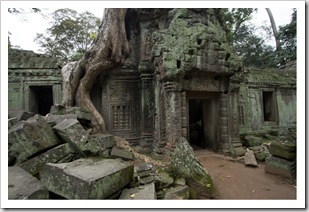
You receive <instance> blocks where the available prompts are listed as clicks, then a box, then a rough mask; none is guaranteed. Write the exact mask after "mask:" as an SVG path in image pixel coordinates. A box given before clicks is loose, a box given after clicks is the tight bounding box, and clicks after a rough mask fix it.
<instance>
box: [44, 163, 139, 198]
mask: <svg viewBox="0 0 309 212" xmlns="http://www.w3.org/2000/svg"><path fill="white" fill-rule="evenodd" d="M132 177H133V165H132V164H131V163H129V162H124V161H121V160H113V159H96V158H93V159H79V160H76V161H73V162H71V163H62V164H52V163H48V164H45V165H44V166H43V169H42V170H41V172H40V179H41V182H42V184H44V185H45V186H46V187H47V188H48V190H50V191H52V192H54V193H56V194H58V195H60V196H63V197H65V198H67V199H104V198H106V197H108V196H110V195H112V194H113V193H115V192H117V191H119V190H120V189H122V188H123V187H125V186H126V185H127V184H129V183H130V182H131V181H132Z"/></svg>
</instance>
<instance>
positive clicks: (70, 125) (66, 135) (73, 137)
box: [53, 119, 89, 156]
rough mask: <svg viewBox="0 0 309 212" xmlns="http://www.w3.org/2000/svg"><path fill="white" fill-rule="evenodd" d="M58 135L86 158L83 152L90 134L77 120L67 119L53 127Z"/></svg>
mask: <svg viewBox="0 0 309 212" xmlns="http://www.w3.org/2000/svg"><path fill="white" fill-rule="evenodd" d="M53 129H55V130H56V132H57V134H58V135H59V136H60V137H61V138H62V139H63V140H64V141H65V142H67V143H69V144H71V145H72V147H73V148H74V149H75V150H76V151H77V152H78V153H80V154H82V155H84V156H86V155H85V154H84V153H83V151H82V149H81V148H82V147H83V145H82V144H83V143H86V142H87V141H88V135H89V134H88V133H87V132H86V130H84V128H83V127H82V125H81V124H80V123H79V121H78V120H76V119H65V120H63V121H62V122H60V123H59V124H57V125H56V126H54V127H53Z"/></svg>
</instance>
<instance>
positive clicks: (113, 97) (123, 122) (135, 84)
mask: <svg viewBox="0 0 309 212" xmlns="http://www.w3.org/2000/svg"><path fill="white" fill-rule="evenodd" d="M102 84H103V86H102V87H103V90H102V91H103V93H102V110H103V111H102V112H103V115H104V118H105V120H107V123H106V125H107V129H108V131H109V132H110V133H112V134H114V135H117V136H121V137H124V138H127V139H137V140H138V137H139V136H140V114H141V108H140V96H141V92H140V90H141V89H140V87H141V86H140V82H139V78H138V71H135V72H134V70H131V69H121V70H115V71H114V72H113V73H110V74H109V75H106V76H105V77H104V80H102Z"/></svg>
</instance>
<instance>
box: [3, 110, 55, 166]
mask: <svg viewBox="0 0 309 212" xmlns="http://www.w3.org/2000/svg"><path fill="white" fill-rule="evenodd" d="M58 144H60V141H59V140H58V138H57V136H56V134H55V133H54V132H53V130H52V128H51V127H50V126H49V124H47V122H46V121H45V120H44V118H43V117H42V116H40V115H35V116H34V117H32V118H29V119H28V120H26V121H20V122H18V123H17V124H15V125H14V126H12V127H11V128H10V129H9V132H8V147H9V148H8V149H9V156H11V157H14V158H16V161H15V163H16V164H20V163H22V162H24V161H26V160H28V159H29V158H31V157H32V156H33V155H35V154H37V153H39V152H42V151H44V150H47V149H50V148H52V147H54V146H57V145H58Z"/></svg>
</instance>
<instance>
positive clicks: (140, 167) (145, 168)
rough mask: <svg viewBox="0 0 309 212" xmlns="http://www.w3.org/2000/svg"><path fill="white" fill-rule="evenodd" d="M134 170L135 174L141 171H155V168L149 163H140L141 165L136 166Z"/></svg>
mask: <svg viewBox="0 0 309 212" xmlns="http://www.w3.org/2000/svg"><path fill="white" fill-rule="evenodd" d="M134 168H135V171H136V172H137V173H139V172H143V171H152V170H155V166H154V165H153V164H152V163H151V162H147V163H142V164H139V165H136V166H135V167H134Z"/></svg>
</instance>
